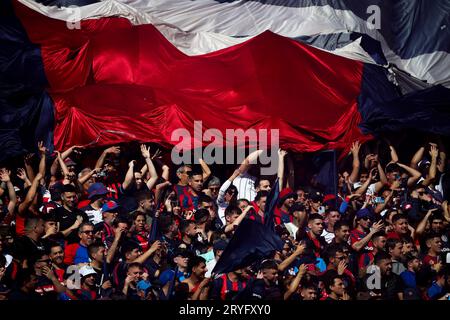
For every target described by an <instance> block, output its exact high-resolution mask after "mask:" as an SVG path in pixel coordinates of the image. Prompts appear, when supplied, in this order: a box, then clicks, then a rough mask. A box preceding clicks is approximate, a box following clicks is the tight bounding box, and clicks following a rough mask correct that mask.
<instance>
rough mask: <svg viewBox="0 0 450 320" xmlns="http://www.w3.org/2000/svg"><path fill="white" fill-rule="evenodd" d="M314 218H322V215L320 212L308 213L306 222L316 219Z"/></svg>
mask: <svg viewBox="0 0 450 320" xmlns="http://www.w3.org/2000/svg"><path fill="white" fill-rule="evenodd" d="M316 219H320V220H323V217H322V216H321V215H320V214H318V213H313V214H310V215H309V217H308V222H309V221H313V220H316Z"/></svg>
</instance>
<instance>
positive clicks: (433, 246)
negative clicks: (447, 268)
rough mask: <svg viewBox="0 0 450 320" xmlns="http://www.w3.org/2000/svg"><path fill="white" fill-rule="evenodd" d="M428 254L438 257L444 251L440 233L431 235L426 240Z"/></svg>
mask: <svg viewBox="0 0 450 320" xmlns="http://www.w3.org/2000/svg"><path fill="white" fill-rule="evenodd" d="M425 243H426V246H427V248H428V253H429V254H430V253H431V254H434V255H437V254H439V253H441V251H442V239H441V237H440V235H439V234H438V233H430V234H429V235H428V236H427V237H426V240H425Z"/></svg>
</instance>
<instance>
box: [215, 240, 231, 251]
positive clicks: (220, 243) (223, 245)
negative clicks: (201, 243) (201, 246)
mask: <svg viewBox="0 0 450 320" xmlns="http://www.w3.org/2000/svg"><path fill="white" fill-rule="evenodd" d="M227 245H228V241H225V240H222V239H220V240H217V241H216V242H214V244H213V249H214V251H217V250H225V248H226V247H227Z"/></svg>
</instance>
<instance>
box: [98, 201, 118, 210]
mask: <svg viewBox="0 0 450 320" xmlns="http://www.w3.org/2000/svg"><path fill="white" fill-rule="evenodd" d="M118 207H119V205H118V204H117V203H116V202H115V201H112V200H111V201H107V202H106V203H105V204H103V206H102V212H109V211H116V209H117V208H118Z"/></svg>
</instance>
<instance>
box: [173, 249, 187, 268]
mask: <svg viewBox="0 0 450 320" xmlns="http://www.w3.org/2000/svg"><path fill="white" fill-rule="evenodd" d="M189 256H190V255H189V252H188V251H187V250H177V252H175V256H174V258H173V262H174V263H175V264H176V265H177V266H178V268H180V269H183V270H187V267H188V262H189Z"/></svg>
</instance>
